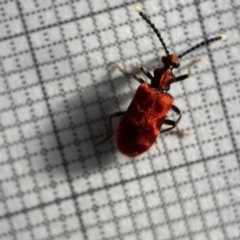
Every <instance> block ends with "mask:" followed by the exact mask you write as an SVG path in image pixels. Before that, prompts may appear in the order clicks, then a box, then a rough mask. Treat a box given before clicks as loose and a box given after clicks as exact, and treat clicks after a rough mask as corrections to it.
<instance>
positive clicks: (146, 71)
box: [139, 66, 153, 80]
mask: <svg viewBox="0 0 240 240" xmlns="http://www.w3.org/2000/svg"><path fill="white" fill-rule="evenodd" d="M139 69H140V70H141V71H142V72H143V74H144V75H146V76H147V77H148V78H149V79H150V80H153V75H152V74H151V73H150V72H149V71H148V70H147V69H146V68H145V67H142V66H139Z"/></svg>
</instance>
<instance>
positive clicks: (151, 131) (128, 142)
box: [102, 5, 226, 157]
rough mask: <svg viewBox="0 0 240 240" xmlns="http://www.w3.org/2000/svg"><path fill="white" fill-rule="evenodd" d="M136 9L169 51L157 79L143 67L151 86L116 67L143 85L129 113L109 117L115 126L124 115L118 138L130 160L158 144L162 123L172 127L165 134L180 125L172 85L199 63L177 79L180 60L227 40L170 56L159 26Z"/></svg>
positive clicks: (155, 75) (206, 41) (182, 78)
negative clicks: (175, 70)
mask: <svg viewBox="0 0 240 240" xmlns="http://www.w3.org/2000/svg"><path fill="white" fill-rule="evenodd" d="M135 10H136V11H137V12H138V14H139V15H140V16H141V17H142V18H143V19H144V20H145V21H146V22H147V23H148V24H149V25H150V26H151V28H152V29H153V31H154V32H155V33H156V35H157V37H158V39H159V40H160V42H161V43H162V46H163V48H164V50H165V52H166V56H164V57H162V62H163V65H164V66H163V67H161V68H156V69H155V70H154V71H153V76H152V74H151V73H150V72H149V71H148V70H147V69H146V68H144V67H142V66H140V67H139V69H140V70H141V71H142V72H143V74H144V75H146V76H147V77H148V78H149V79H150V80H151V83H150V84H148V83H146V82H145V81H144V80H143V79H142V78H141V77H139V76H138V75H136V74H131V73H128V72H126V71H124V70H122V69H121V67H120V66H119V65H118V63H117V62H115V65H116V67H117V68H118V69H119V70H120V71H121V72H122V73H123V74H125V75H128V76H132V77H134V78H135V79H136V80H137V81H138V82H139V83H140V86H139V87H138V89H137V92H136V93H135V96H134V98H133V100H132V102H131V104H130V106H129V107H128V109H127V111H126V112H115V113H113V114H111V115H110V118H109V120H110V124H111V120H112V118H113V117H118V116H123V117H122V119H121V121H120V123H119V126H118V129H117V134H116V139H117V145H118V149H119V150H120V151H121V152H122V153H123V154H125V155H127V156H129V157H136V156H138V155H139V154H141V153H143V152H145V151H147V150H148V149H149V148H150V147H151V146H152V145H153V143H154V142H155V141H156V138H157V136H158V135H159V133H160V129H161V126H162V124H166V125H170V126H171V127H169V128H167V129H164V130H162V131H161V132H162V133H163V132H167V131H169V130H171V129H173V128H177V125H178V123H179V121H180V120H181V117H182V113H181V111H180V110H179V109H178V107H176V106H175V105H173V102H174V99H173V97H172V96H171V95H170V94H168V93H167V92H168V90H169V89H170V85H171V84H172V83H174V82H180V81H183V80H185V79H186V78H188V77H189V75H190V74H191V69H192V67H193V66H194V65H195V64H196V63H197V62H198V61H199V60H196V61H194V62H193V63H192V64H191V65H190V66H189V67H188V74H185V75H182V76H179V77H175V76H174V75H173V73H172V70H173V68H178V67H179V66H180V63H179V61H178V59H179V58H182V57H183V56H184V55H186V54H187V53H189V52H191V51H193V50H195V49H197V48H199V47H201V46H204V45H208V44H209V43H211V42H214V41H218V40H224V39H225V38H226V36H225V35H221V36H218V37H215V38H210V39H207V40H205V41H203V42H201V43H199V44H197V45H195V46H194V47H192V48H190V49H189V50H187V51H186V52H184V53H182V54H181V55H179V56H176V55H175V54H169V51H168V50H167V47H166V45H165V43H164V41H163V39H162V37H161V35H160V33H159V31H158V29H157V28H156V27H155V25H154V24H153V23H152V22H151V21H150V19H149V18H148V17H147V16H146V15H145V14H144V12H143V11H142V10H141V8H140V7H138V6H137V5H135ZM170 109H172V110H173V111H174V112H175V113H177V114H178V115H179V117H178V119H177V120H176V121H174V120H169V119H165V118H166V116H167V114H168V112H169V110H170ZM177 130H178V129H177ZM178 132H179V133H180V134H184V133H183V132H182V131H180V130H178ZM108 138H109V137H107V138H106V139H104V141H106V140H107V139H108ZM104 141H102V142H104Z"/></svg>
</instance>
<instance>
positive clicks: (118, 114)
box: [94, 111, 125, 146]
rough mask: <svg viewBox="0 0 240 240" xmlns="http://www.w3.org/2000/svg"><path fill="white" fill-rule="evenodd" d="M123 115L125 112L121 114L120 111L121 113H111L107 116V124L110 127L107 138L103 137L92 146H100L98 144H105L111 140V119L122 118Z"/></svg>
mask: <svg viewBox="0 0 240 240" xmlns="http://www.w3.org/2000/svg"><path fill="white" fill-rule="evenodd" d="M124 113H125V112H122V111H121V112H115V113H112V114H111V115H110V116H109V124H110V127H111V133H110V134H109V135H108V136H107V137H105V138H104V139H103V140H102V141H100V142H97V143H95V144H94V145H95V146H97V145H100V144H103V143H105V142H106V141H107V140H108V139H110V138H111V136H112V119H113V118H114V117H120V116H122V115H123V114H124Z"/></svg>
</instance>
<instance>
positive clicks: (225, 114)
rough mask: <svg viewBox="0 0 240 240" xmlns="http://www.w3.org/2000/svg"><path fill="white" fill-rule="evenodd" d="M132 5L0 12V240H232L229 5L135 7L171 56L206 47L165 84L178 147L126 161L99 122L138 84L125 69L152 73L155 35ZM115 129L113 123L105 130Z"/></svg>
mask: <svg viewBox="0 0 240 240" xmlns="http://www.w3.org/2000/svg"><path fill="white" fill-rule="evenodd" d="M134 4H135V2H134V1H132V0H119V1H110V0H99V1H92V0H44V1H39V0H2V1H1V2H0V30H1V31H0V33H1V34H0V49H1V53H0V57H1V58H0V239H1V240H10V239H11V240H12V239H13V240H16V239H24V240H28V239H32V240H47V239H49V240H50V239H51V240H53V239H58V240H59V239H60V240H61V239H62V240H64V239H71V240H75V239H76V240H101V239H104V240H114V239H121V240H123V239H124V240H128V239H129V240H130V239H131V240H134V239H137V240H140V239H144V240H145V239H147V240H151V239H154V240H158V239H161V240H170V239H174V240H183V239H184V240H186V239H191V240H200V239H201V240H204V239H207V240H214V239H217V240H221V239H224V240H225V239H228V240H237V239H240V174H239V165H240V154H239V152H240V151H239V150H240V125H239V121H240V86H239V78H240V57H239V56H240V52H239V51H240V50H239V49H240V29H239V26H240V11H239V9H240V2H239V1H238V0H228V1H223V0H216V1H208V0H203V1H197V0H196V1H194V0H182V1H175V0H170V1H163V0H160V1H157V0H145V1H141V2H140V3H139V5H140V6H141V7H142V8H143V9H144V10H145V12H146V13H147V14H148V15H149V16H150V18H151V20H152V21H153V22H154V23H155V24H156V26H157V27H158V28H159V30H160V31H161V34H162V35H163V38H164V39H165V42H166V44H167V46H168V48H169V50H170V52H176V53H181V52H183V51H184V50H186V49H188V48H189V47H190V46H193V45H194V44H196V43H197V42H200V41H202V39H204V38H207V37H209V36H216V35H219V34H223V33H224V34H226V35H227V37H228V38H227V40H226V41H224V42H217V43H215V44H213V45H211V46H208V47H204V48H202V49H200V50H198V51H196V52H194V53H192V54H189V55H187V56H186V57H184V59H183V60H182V62H181V66H182V67H181V69H180V70H178V71H176V75H177V76H178V75H180V74H181V73H186V68H187V66H188V65H189V63H190V62H191V61H192V60H194V59H196V58H199V57H201V62H200V63H199V64H198V66H197V67H196V68H194V70H193V76H191V78H189V79H188V80H186V81H185V82H182V83H179V84H176V85H174V86H172V89H171V94H172V95H173V96H174V98H175V103H176V105H178V107H179V108H180V109H181V110H182V111H183V115H184V116H183V120H182V121H181V123H180V127H181V129H183V130H184V131H186V132H188V133H189V136H187V137H185V138H180V137H178V136H177V135H176V134H175V133H174V131H173V133H166V134H164V135H161V136H160V137H159V138H158V145H159V147H160V148H161V154H160V155H159V153H158V151H157V149H156V148H155V147H154V146H153V147H152V148H151V149H150V150H149V151H148V152H146V153H144V154H142V155H141V156H139V157H137V158H136V159H135V160H131V159H128V158H126V157H125V156H123V155H121V154H120V153H119V152H118V151H117V149H116V147H115V143H114V140H113V139H112V140H111V141H109V142H107V143H106V144H103V145H100V146H98V147H95V146H94V142H96V141H98V140H99V139H101V138H103V137H104V136H105V135H106V133H107V132H108V131H109V130H110V128H109V126H108V116H109V114H111V113H112V112H114V111H120V110H125V109H126V108H127V106H128V104H129V102H130V101H131V98H132V96H133V94H134V91H135V90H136V88H137V86H138V84H137V83H136V82H135V81H134V80H132V79H130V78H126V77H124V76H122V75H121V74H120V73H119V72H118V71H116V70H115V69H114V67H113V66H112V62H113V61H114V60H118V62H119V63H121V65H122V66H123V67H124V68H125V69H128V70H129V71H134V67H133V66H134V64H135V63H136V62H138V63H141V64H142V65H144V66H146V67H147V68H148V69H153V68H156V67H157V66H159V65H160V64H161V54H163V53H164V51H163V49H162V47H161V46H160V43H159V42H158V40H157V38H156V36H155V35H154V34H153V32H152V31H151V29H149V27H148V26H147V25H146V23H145V22H144V21H143V20H142V19H141V18H140V17H139V16H138V14H136V12H135V11H134V8H133V5H134ZM116 124H117V121H114V128H116Z"/></svg>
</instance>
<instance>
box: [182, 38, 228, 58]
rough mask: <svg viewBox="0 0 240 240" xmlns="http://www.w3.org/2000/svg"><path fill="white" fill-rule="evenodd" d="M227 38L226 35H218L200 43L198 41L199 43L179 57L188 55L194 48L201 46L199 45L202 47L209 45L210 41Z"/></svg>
mask: <svg viewBox="0 0 240 240" xmlns="http://www.w3.org/2000/svg"><path fill="white" fill-rule="evenodd" d="M225 39H226V35H220V36H218V37H214V38H209V39H206V40H205V41H202V42H200V43H198V44H197V45H195V46H194V47H192V48H190V49H188V50H187V51H186V52H184V53H182V54H180V55H179V56H178V58H181V57H183V56H184V55H186V54H187V53H190V52H192V51H193V50H195V49H197V48H199V47H202V46H205V45H209V44H210V43H212V42H215V41H219V40H225Z"/></svg>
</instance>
